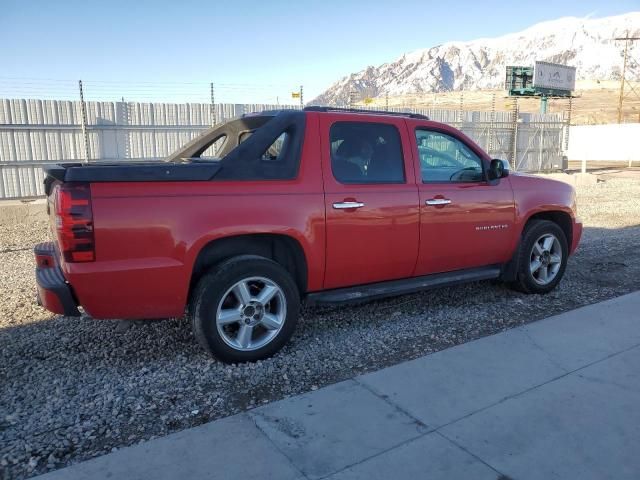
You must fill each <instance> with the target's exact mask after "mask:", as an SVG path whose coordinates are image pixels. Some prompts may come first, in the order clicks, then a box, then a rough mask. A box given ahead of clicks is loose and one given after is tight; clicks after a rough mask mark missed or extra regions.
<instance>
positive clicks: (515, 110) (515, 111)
mask: <svg viewBox="0 0 640 480" xmlns="http://www.w3.org/2000/svg"><path fill="white" fill-rule="evenodd" d="M511 115H512V117H511V118H512V135H513V137H512V139H511V140H512V142H511V167H512V168H513V170H516V166H517V162H518V117H519V116H520V108H519V107H518V97H513V106H512V110H511Z"/></svg>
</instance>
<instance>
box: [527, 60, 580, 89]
mask: <svg viewBox="0 0 640 480" xmlns="http://www.w3.org/2000/svg"><path fill="white" fill-rule="evenodd" d="M533 86H534V88H552V89H554V90H566V91H572V90H575V88H576V67H569V66H567V65H558V64H557V63H548V62H536V63H535V66H534V67H533Z"/></svg>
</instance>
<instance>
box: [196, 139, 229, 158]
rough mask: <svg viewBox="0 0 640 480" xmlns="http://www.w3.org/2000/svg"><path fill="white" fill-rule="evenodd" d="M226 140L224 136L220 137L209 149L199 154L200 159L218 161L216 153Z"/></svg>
mask: <svg viewBox="0 0 640 480" xmlns="http://www.w3.org/2000/svg"><path fill="white" fill-rule="evenodd" d="M226 140H227V136H226V135H222V136H221V137H220V138H218V139H217V140H216V141H215V142H213V143H212V144H211V145H209V147H208V148H207V149H206V150H205V151H204V152H202V154H200V158H202V159H203V160H217V159H219V155H218V152H220V151H221V150H222V147H223V146H224V142H225V141H226Z"/></svg>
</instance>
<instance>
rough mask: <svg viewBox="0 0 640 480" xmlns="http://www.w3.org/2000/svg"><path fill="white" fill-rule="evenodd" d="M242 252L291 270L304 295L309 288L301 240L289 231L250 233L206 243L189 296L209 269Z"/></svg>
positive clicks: (195, 263) (198, 257)
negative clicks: (286, 232)
mask: <svg viewBox="0 0 640 480" xmlns="http://www.w3.org/2000/svg"><path fill="white" fill-rule="evenodd" d="M238 255H258V256H260V257H265V258H269V259H270V260H273V261H274V262H276V263H278V264H279V265H281V266H282V267H283V268H284V269H285V270H287V271H288V272H289V273H290V274H291V276H292V278H293V279H294V281H295V282H296V285H297V287H298V290H299V291H300V294H301V295H304V293H305V292H306V291H307V282H308V266H307V260H306V256H305V253H304V249H303V248H302V245H301V244H300V242H299V241H298V240H296V239H295V238H293V237H291V236H289V235H286V234H278V233H249V234H242V235H233V236H228V237H221V238H217V239H214V240H211V241H209V242H208V243H206V244H204V245H203V246H202V248H201V249H200V251H199V252H198V255H197V256H196V258H195V261H194V263H193V268H192V270H191V279H190V284H189V296H191V293H192V292H193V290H194V288H195V286H196V285H197V283H198V280H200V278H201V277H202V275H204V273H205V272H207V271H208V270H209V269H210V268H211V267H213V266H215V265H216V264H218V263H220V262H221V261H223V260H227V259H229V258H232V257H235V256H238Z"/></svg>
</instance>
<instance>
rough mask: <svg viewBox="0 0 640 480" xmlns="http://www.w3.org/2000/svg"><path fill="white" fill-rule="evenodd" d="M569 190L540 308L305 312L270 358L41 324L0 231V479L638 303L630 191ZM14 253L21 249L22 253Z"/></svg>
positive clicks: (488, 289)
mask: <svg viewBox="0 0 640 480" xmlns="http://www.w3.org/2000/svg"><path fill="white" fill-rule="evenodd" d="M600 177H601V178H603V179H605V180H606V181H604V182H601V183H598V184H597V185H592V186H588V187H578V201H579V210H580V211H579V213H580V215H581V217H582V218H583V220H584V222H585V226H586V229H585V232H584V237H583V241H582V244H581V246H580V248H579V250H578V253H577V254H576V255H575V256H574V257H572V258H571V259H570V261H569V266H568V268H567V273H566V275H565V279H564V280H563V282H562V283H561V284H560V286H559V288H558V289H557V290H556V291H554V292H552V293H551V294H549V295H546V296H536V295H532V296H527V295H523V294H520V293H517V292H513V291H511V290H509V289H508V288H506V287H505V286H503V285H500V284H496V283H492V282H482V283H476V284H469V285H464V286H460V287H457V288H447V289H443V290H438V291H433V292H428V293H422V294H414V295H408V296H403V297H398V298H395V299H390V300H385V301H378V302H373V303H369V304H365V305H362V306H357V307H350V308H339V309H338V308H334V309H330V308H327V309H305V310H304V311H303V314H302V319H301V322H300V324H299V326H298V329H297V332H296V334H295V335H294V337H293V339H292V341H291V342H290V344H289V345H287V346H286V347H285V348H284V350H283V351H282V352H281V353H279V354H278V355H277V356H276V357H275V358H272V359H269V360H266V361H262V362H258V363H255V364H245V365H238V366H228V365H223V364H221V363H218V362H217V361H215V360H212V359H211V358H209V357H208V356H207V355H205V354H204V353H203V351H202V350H201V349H200V348H199V346H198V345H197V344H196V341H195V339H194V337H193V336H192V334H191V331H190V328H189V324H188V323H187V322H186V321H185V320H184V319H172V320H165V321H158V322H146V323H144V322H137V323H130V322H116V321H108V320H107V321H105V320H102V321H100V320H91V319H80V320H77V319H68V318H63V317H59V316H54V315H51V314H49V313H47V312H46V311H44V310H42V309H41V308H39V307H38V306H37V305H36V304H35V298H34V289H35V285H34V279H33V259H32V253H31V245H32V244H34V243H35V242H37V241H42V240H44V239H46V238H47V226H46V224H45V223H44V222H40V223H34V224H31V225H18V226H13V227H8V226H0V289H1V291H2V297H1V299H0V302H1V304H0V346H1V348H0V383H1V385H2V389H1V391H0V478H2V479H7V478H27V477H30V476H33V475H36V474H38V473H43V472H45V471H47V470H52V469H56V468H61V467H63V466H66V465H69V464H72V463H77V462H79V461H82V460H85V459H88V458H91V457H94V456H98V455H102V454H105V453H108V452H110V451H113V450H115V449H117V448H121V447H125V446H127V445H132V444H136V443H139V442H143V441H146V440H149V439H152V438H155V437H158V436H162V435H166V434H168V433H170V432H174V431H177V430H181V429H184V428H188V427H191V426H194V425H198V424H201V423H204V422H208V421H210V420H213V419H216V418H219V417H223V416H227V415H231V414H233V413H236V412H238V411H241V410H245V409H247V408H251V407H253V406H256V405H258V404H261V403H266V402H269V401H272V400H275V399H278V398H282V397H286V396H289V395H294V394H298V393H301V392H305V391H308V390H315V389H317V388H319V387H321V386H323V385H326V384H329V383H333V382H337V381H339V380H342V379H346V378H349V377H352V376H354V375H357V374H360V373H364V372H367V371H371V370H376V369H379V368H381V367H384V366H387V365H391V364H394V363H397V362H400V361H404V360H408V359H411V358H415V357H418V356H421V355H425V354H428V353H430V352H434V351H438V350H441V349H444V348H448V347H451V346H453V345H456V344H459V343H463V342H467V341H469V340H472V339H475V338H478V337H482V336H484V335H489V334H493V333H497V332H500V331H503V330H506V329H509V328H513V327H515V326H518V325H522V324H523V323H527V322H530V321H533V320H536V319H540V318H543V317H547V316H549V315H551V314H555V313H559V312H563V311H566V310H570V309H573V308H575V307H578V306H580V305H586V304H589V303H594V302H598V301H601V300H604V299H607V298H611V297H615V296H618V295H622V294H624V293H627V292H631V291H634V290H637V289H640V254H638V250H637V248H638V247H637V243H638V239H639V238H640V178H638V177H636V178H624V176H622V178H620V177H616V176H613V175H612V176H607V175H600ZM26 246H27V247H26Z"/></svg>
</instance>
